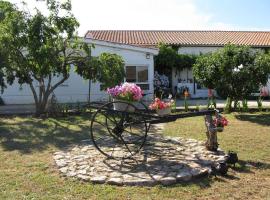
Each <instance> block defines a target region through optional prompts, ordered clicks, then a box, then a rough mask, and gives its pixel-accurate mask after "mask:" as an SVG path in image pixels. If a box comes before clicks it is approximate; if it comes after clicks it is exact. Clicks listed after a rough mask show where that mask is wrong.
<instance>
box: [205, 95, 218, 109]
mask: <svg viewBox="0 0 270 200" xmlns="http://www.w3.org/2000/svg"><path fill="white" fill-rule="evenodd" d="M207 101H208V103H207V108H208V109H209V108H217V103H216V98H215V97H214V96H212V97H208V100H207Z"/></svg>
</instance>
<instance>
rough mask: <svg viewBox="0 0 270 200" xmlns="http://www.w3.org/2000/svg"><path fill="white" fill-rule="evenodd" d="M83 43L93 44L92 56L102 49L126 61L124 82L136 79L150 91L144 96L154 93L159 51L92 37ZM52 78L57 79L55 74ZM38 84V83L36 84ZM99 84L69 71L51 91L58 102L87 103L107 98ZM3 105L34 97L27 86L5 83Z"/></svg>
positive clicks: (145, 89)
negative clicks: (65, 77)
mask: <svg viewBox="0 0 270 200" xmlns="http://www.w3.org/2000/svg"><path fill="white" fill-rule="evenodd" d="M85 42H87V43H91V44H94V45H95V48H93V49H92V56H98V55H99V54H101V53H102V52H109V53H116V54H118V55H120V56H122V58H123V59H124V61H125V68H126V74H127V77H126V79H127V81H130V82H135V83H136V84H138V85H140V86H141V87H142V88H143V89H144V93H146V94H149V95H148V96H146V98H152V96H153V89H154V88H153V74H154V59H153V57H154V55H157V54H158V50H157V49H153V48H146V47H138V46H132V45H126V44H121V43H115V42H106V41H100V40H93V39H87V38H86V39H85ZM54 79H57V77H55V78H54ZM36 86H38V85H36ZM104 89H105V88H102V85H101V84H100V83H98V82H97V83H92V82H91V83H89V81H88V80H84V79H83V78H81V77H80V76H79V75H77V74H76V73H75V72H74V69H72V70H71V74H70V78H69V79H68V80H67V81H66V82H64V83H63V84H62V85H61V86H60V87H58V88H57V89H56V90H55V92H54V94H55V95H56V97H57V100H58V101H59V102H61V103H70V102H74V103H76V102H87V101H88V100H89V98H90V99H91V101H102V100H108V95H107V94H106V92H105V91H104ZM1 97H2V99H3V100H4V102H5V104H32V103H34V98H33V95H32V92H31V90H30V88H29V86H28V85H26V84H24V85H22V86H20V85H19V84H17V83H16V81H15V83H14V84H13V85H12V86H8V87H7V89H5V91H4V93H3V94H2V95H1Z"/></svg>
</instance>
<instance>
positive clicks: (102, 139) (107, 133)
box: [90, 101, 149, 159]
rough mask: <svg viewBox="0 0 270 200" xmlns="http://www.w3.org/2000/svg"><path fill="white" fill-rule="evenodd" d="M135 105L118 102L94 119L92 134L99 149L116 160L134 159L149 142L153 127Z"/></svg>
mask: <svg viewBox="0 0 270 200" xmlns="http://www.w3.org/2000/svg"><path fill="white" fill-rule="evenodd" d="M147 111H148V110H143V111H142V110H139V109H138V106H135V105H133V104H131V103H127V102H122V101H114V102H110V103H107V104H105V105H103V106H102V107H100V108H99V109H98V110H97V111H96V113H95V114H94V115H93V117H92V121H91V127H90V133H91V139H92V141H93V143H94V145H95V147H96V148H97V149H98V150H99V151H100V152H101V153H102V154H104V155H105V156H107V157H109V158H114V159H126V158H130V157H132V156H133V155H135V154H136V153H138V152H139V151H140V149H141V148H142V146H143V145H144V143H145V140H146V137H147V132H148V130H149V124H148V123H147V122H146V118H145V116H143V115H140V113H141V114H142V113H144V114H145V113H147Z"/></svg>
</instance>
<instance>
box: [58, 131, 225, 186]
mask: <svg viewBox="0 0 270 200" xmlns="http://www.w3.org/2000/svg"><path fill="white" fill-rule="evenodd" d="M161 132H162V126H156V128H155V133H153V131H152V133H150V134H149V135H148V138H147V142H146V144H145V145H144V147H143V148H142V150H141V152H140V153H138V154H136V155H134V157H133V159H126V160H114V159H107V158H106V157H105V156H104V155H102V154H101V153H100V152H99V151H97V150H96V148H95V147H94V146H93V144H92V142H91V141H90V140H85V141H82V143H81V144H80V145H75V146H71V147H69V148H67V149H66V150H64V151H59V152H56V153H54V160H55V163H56V166H57V167H58V169H59V171H60V173H61V174H62V175H63V176H65V177H74V178H78V179H81V180H83V181H90V182H93V183H99V184H103V183H106V184H112V185H143V186H153V185H157V184H161V185H172V184H175V183H177V182H183V181H191V180H193V179H196V178H199V177H202V176H206V175H208V174H209V173H210V171H211V165H212V164H213V163H215V162H222V161H224V159H225V158H224V152H223V151H221V150H219V151H218V152H211V151H208V150H206V148H205V147H204V143H203V142H200V141H197V140H194V139H184V138H181V137H163V136H162V134H161Z"/></svg>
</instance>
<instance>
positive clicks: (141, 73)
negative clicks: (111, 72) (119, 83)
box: [126, 66, 148, 83]
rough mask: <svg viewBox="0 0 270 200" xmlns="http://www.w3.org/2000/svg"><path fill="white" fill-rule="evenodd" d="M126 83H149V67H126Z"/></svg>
mask: <svg viewBox="0 0 270 200" xmlns="http://www.w3.org/2000/svg"><path fill="white" fill-rule="evenodd" d="M126 81H127V82H131V83H147V82H148V67H147V66H126Z"/></svg>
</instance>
